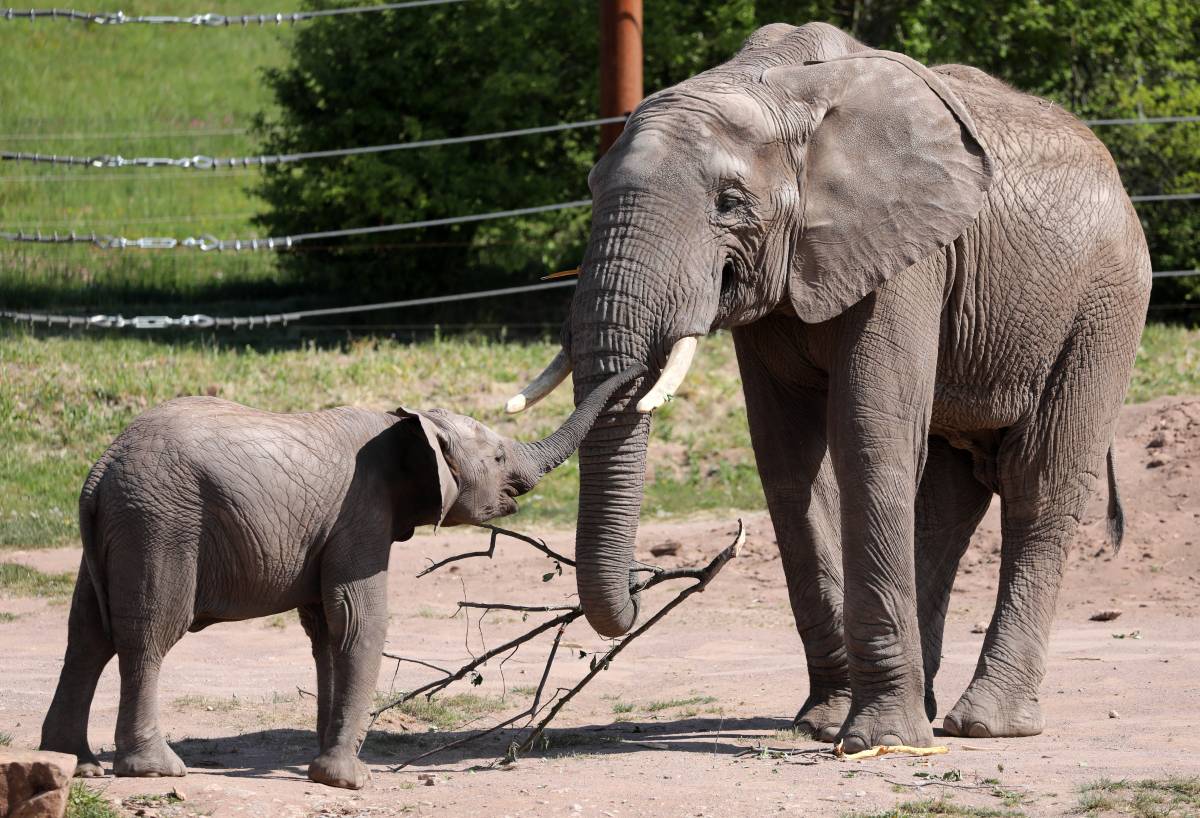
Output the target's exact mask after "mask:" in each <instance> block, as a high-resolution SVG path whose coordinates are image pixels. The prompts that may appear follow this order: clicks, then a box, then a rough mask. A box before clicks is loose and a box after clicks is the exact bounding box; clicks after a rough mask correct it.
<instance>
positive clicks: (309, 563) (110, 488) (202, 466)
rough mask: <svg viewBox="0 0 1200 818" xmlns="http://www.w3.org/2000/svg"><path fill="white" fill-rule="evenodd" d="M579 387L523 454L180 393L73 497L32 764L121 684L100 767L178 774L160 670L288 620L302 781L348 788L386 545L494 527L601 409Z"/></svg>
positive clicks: (439, 428)
mask: <svg viewBox="0 0 1200 818" xmlns="http://www.w3.org/2000/svg"><path fill="white" fill-rule="evenodd" d="M639 374H640V371H637V370H628V371H626V372H624V373H622V374H620V375H615V376H613V377H611V378H610V379H609V380H607V381H605V382H604V383H603V384H601V385H600V386H598V387H597V388H596V389H595V390H594V391H593V392H592V394H591V395H590V396H589V397H588V398H587V399H585V400H584V401H583V402H581V403H580V404H579V406H578V408H577V409H576V410H575V411H574V412H573V413H572V414H571V416H570V418H569V419H568V420H567V421H566V423H564V424H563V425H562V426H561V427H560V428H559V429H558V430H557V431H555V432H554V433H553V434H552V435H550V436H549V437H547V438H546V439H544V440H540V441H538V442H536V443H518V442H516V441H513V440H509V439H507V438H504V437H501V436H500V435H498V434H496V433H495V432H493V431H492V430H491V429H489V428H487V427H486V426H484V425H482V424H480V423H478V422H476V421H475V420H473V419H471V418H469V417H464V416H462V415H456V414H453V413H450V412H446V411H443V410H440V409H436V410H433V411H430V412H410V411H407V410H405V409H398V410H396V411H395V412H389V413H383V412H370V411H366V410H363V409H356V408H352V407H340V408H337V409H329V410H326V411H321V412H310V413H303V414H273V413H270V412H262V411H258V410H255V409H250V408H247V407H245V406H241V405H239V404H236V403H230V402H229V401H224V400H218V399H215V398H180V399H178V400H172V401H169V402H167V403H164V404H163V405H162V406H159V407H157V408H155V409H152V410H150V411H149V412H146V413H145V414H144V415H142V416H141V417H139V418H137V419H136V420H134V422H133V423H131V424H130V425H129V428H127V429H126V430H125V431H124V432H122V433H121V435H120V436H118V437H117V439H116V440H115V441H114V442H113V444H112V445H111V446H110V447H109V448H108V451H106V452H105V453H104V455H103V457H101V458H100V461H99V462H98V463H96V465H95V466H94V467H92V470H91V473H89V474H88V477H87V481H86V482H85V483H84V486H83V491H82V494H81V496H80V498H79V524H80V530H81V535H82V539H83V560H82V563H81V565H80V568H79V577H78V580H77V581H76V583H75V595H74V598H73V599H72V602H71V614H70V624H69V633H68V639H67V652H66V658H65V660H64V665H63V670H62V675H61V676H60V677H59V681H58V689H57V691H56V692H55V694H54V701H53V702H52V703H51V705H50V711H49V713H48V714H47V715H46V720H45V722H44V723H43V725H42V742H41V748H42V749H43V750H58V751H61V752H66V753H73V754H74V755H76V756H78V758H79V767H78V772H77V775H82V776H99V775H103V769H102V768H101V766H100V763H99V762H98V761H97V759H96V757H95V756H94V755H92V752H91V750H90V749H89V747H88V740H87V726H88V711H89V710H90V708H91V703H92V696H93V694H94V693H95V690H96V683H97V682H98V680H99V678H100V674H101V672H102V671H103V670H104V667H105V665H106V664H108V661H109V659H111V658H112V656H113V654H114V653H115V654H116V656H117V660H118V663H119V667H120V675H121V701H120V708H119V711H118V714H117V729H116V739H117V751H116V760H115V762H114V764H113V772H114V773H116V774H117V775H129V776H167V775H184V773H185V772H186V769H185V767H184V764H183V762H182V761H181V760H180V759H179V757H178V756H177V755H176V754H175V752H174V751H173V750H172V749H171V748H170V747H169V746H167V743H166V741H165V740H164V739H163V736H162V734H161V733H160V732H159V727H158V705H157V687H158V673H159V667H160V665H161V663H162V660H163V657H164V656H166V654H167V651H169V650H170V649H171V647H172V646H173V645H174V644H175V643H176V642H178V641H179V639H180V638H181V637H182V636H183V634H184V633H185V632H187V631H198V630H200V629H202V628H206V627H208V626H209V625H211V624H213V623H214V622H229V621H236V620H241V619H249V618H252V617H257V616H268V615H271V614H276V613H280V612H282V611H288V610H291V609H293V608H298V609H299V611H300V621H301V623H302V624H303V625H304V630H305V632H307V634H308V636H309V638H310V639H311V640H312V649H313V657H314V658H315V659H316V665H317V690H318V695H317V738H318V741H319V742H320V754H319V755H318V756H317V757H316V758H315V759H313V761H312V763H311V764H310V765H309V767H308V775H309V777H310V778H311V779H313V780H314V781H318V782H320V783H322V784H329V785H331V786H335V787H351V788H359V787H362V786H363V784H364V783H365V781H366V768H365V767H364V766H363V765H362V764H361V763H360V762H359V761H358V758H357V752H356V751H357V747H358V742H359V739H360V737H361V734H362V731H363V730H364V729H365V727H366V718H367V715H368V708H369V706H370V700H371V696H372V694H373V692H374V689H375V682H376V678H377V676H378V673H379V662H380V652H381V651H382V649H383V642H384V634H385V631H386V629H387V585H386V576H387V574H386V572H387V567H388V552H389V550H390V545H391V543H392V542H393V541H396V540H407V539H408V538H409V537H411V536H412V534H413V528H414V527H415V526H418V525H425V524H430V523H432V524H437V523H443V524H446V525H460V524H472V523H482V522H485V521H487V520H490V519H492V518H493V517H500V516H503V515H505V514H511V513H512V512H513V511H515V510H516V508H517V504H516V502H515V501H514V500H513V498H514V497H516V496H517V495H519V494H524V493H525V492H527V491H529V490H530V489H531V488H533V487H534V485H535V484H536V483H537V482H538V480H539V479H540V478H541V477H542V475H544V474H545V473H546V472H548V471H549V470H550V469H552V468H554V467H555V466H557V465H559V464H560V463H562V462H563V461H564V460H565V459H566V458H567V457H568V456H569V455H570V454H571V452H573V451H574V450H575V449H576V448H577V447H578V446H579V443H580V440H581V439H582V438H583V436H584V435H585V434H586V433H587V432H588V430H589V429H590V428H591V426H592V424H593V423H594V422H595V420H596V416H597V415H598V414H599V412H600V410H601V409H602V408H603V407H604V406H605V404H606V403H607V401H608V400H609V398H610V397H611V396H612V394H613V393H614V392H615V391H616V390H617V389H618V388H620V387H621V386H623V385H625V384H626V383H627V382H628V381H630V380H631V379H632V378H634V377H636V376H637V375H639Z"/></svg>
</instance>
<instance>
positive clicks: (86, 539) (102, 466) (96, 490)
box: [79, 452, 112, 640]
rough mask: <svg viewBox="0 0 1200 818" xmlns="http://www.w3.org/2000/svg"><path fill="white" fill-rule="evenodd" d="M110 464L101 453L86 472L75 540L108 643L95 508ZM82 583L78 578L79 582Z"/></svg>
mask: <svg viewBox="0 0 1200 818" xmlns="http://www.w3.org/2000/svg"><path fill="white" fill-rule="evenodd" d="M111 460H112V458H111V456H110V455H109V453H108V452H105V453H104V456H103V457H101V458H100V460H99V461H97V463H96V465H94V466H92V470H91V471H90V472H88V476H87V480H85V481H84V483H83V490H82V491H81V492H80V493H79V537H80V539H81V540H82V541H83V564H84V565H85V566H86V567H87V573H88V576H89V577H90V579H91V581H92V588H93V589H94V590H95V592H96V601H97V602H98V603H99V607H100V610H99V611H98V613H99V614H100V625H101V627H103V628H104V635H105V636H107V637H108V638H109V639H110V640H111V639H112V621H111V619H110V617H109V612H108V590H107V587H106V586H107V584H108V583H107V582H106V577H105V575H104V569H103V567H102V565H103V561H102V560H101V558H100V553H99V544H98V543H97V541H96V539H97V533H96V506H97V505H98V503H99V500H100V484H101V482H103V479H104V473H105V471H106V470H107V468H108V464H109V462H110V461H111ZM82 579H83V577H82V576H81V577H80V580H82Z"/></svg>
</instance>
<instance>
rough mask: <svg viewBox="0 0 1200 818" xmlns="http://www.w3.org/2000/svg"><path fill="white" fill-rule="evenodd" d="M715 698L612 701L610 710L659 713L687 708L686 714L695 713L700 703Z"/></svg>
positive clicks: (691, 697) (614, 711)
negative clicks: (639, 701) (641, 702)
mask: <svg viewBox="0 0 1200 818" xmlns="http://www.w3.org/2000/svg"><path fill="white" fill-rule="evenodd" d="M715 701H716V699H715V698H713V697H712V696H688V697H686V698H681V699H659V700H656V701H651V702H646V703H645V704H639V703H637V702H613V706H612V711H613V713H616V714H618V715H620V714H623V713H661V712H663V711H664V710H676V709H679V708H688V712H687V713H686V715H695V714H696V712H698V711H696V710H694V708H695V707H696V706H697V705H701V704H712V703H713V702H715Z"/></svg>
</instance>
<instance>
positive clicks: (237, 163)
mask: <svg viewBox="0 0 1200 818" xmlns="http://www.w3.org/2000/svg"><path fill="white" fill-rule="evenodd" d="M624 121H625V117H623V116H610V117H603V118H600V119H586V120H581V121H579V122H562V123H559V124H557V125H537V126H534V127H531V128H516V129H514V130H508V131H493V132H491V133H483V134H471V135H469V136H449V137H442V138H438V139H422V140H418V141H415V142H394V143H391V144H387V145H368V146H365V147H361V148H334V149H332V150H324V151H305V152H300V153H276V154H260V155H258V156H239V157H214V156H205V155H197V156H183V157H178V158H171V157H161V156H136V157H133V158H126V157H124V156H120V155H115V156H114V155H108V154H102V155H97V156H69V155H60V154H54V153H42V152H30V151H0V160H4V161H8V162H41V163H47V164H51V165H75V166H82V167H89V168H124V167H145V168H155V167H176V168H188V169H191V170H215V169H218V168H253V167H263V166H266V165H281V164H286V163H289V162H303V161H306V160H309V159H333V158H338V157H345V156H360V155H363V154H371V153H389V152H392V151H405V150H416V149H420V148H437V147H442V146H444V145H463V144H467V143H470V142H487V141H491V140H495V139H512V138H514V137H518V136H533V135H537V134H547V133H557V132H560V131H571V130H577V129H580V128H595V127H598V126H600V125H611V124H615V123H618V122H624Z"/></svg>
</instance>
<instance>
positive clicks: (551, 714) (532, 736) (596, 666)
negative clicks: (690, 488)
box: [359, 520, 746, 770]
mask: <svg viewBox="0 0 1200 818" xmlns="http://www.w3.org/2000/svg"><path fill="white" fill-rule="evenodd" d="M483 527H484V528H487V529H488V530H490V531H491V532H492V533H491V538H490V540H489V543H488V548H487V550H486V551H471V552H467V553H464V554H456V555H454V556H452V557H448V558H446V559H444V560H441V561H438V562H434V563H432V564H431V565H429V566H428V567H427V568H425V569H424V570H423V571H421V573H419V574H418V575H417V576H418V577H421V576H424V575H426V574H429V573H431V572H433V571H436V570H437V569H439V568H441V567H443V566H445V565H448V564H450V563H452V562H457V561H459V560H463V559H468V558H471V557H487V558H488V559H491V558H492V557H493V556H494V554H495V552H496V542H497V536H498V535H500V534H504V535H506V536H510V537H513V538H515V539H518V540H520V541H522V542H525V543H527V544H529V545H531V546H532V547H533V548H535V549H537V550H538V551H540V552H542V553H543V554H545V555H546V556H548V557H550V558H551V559H553V560H555V561H556V562H557V563H559V564H560V565H561V564H566V565H570V566H574V565H575V562H574V560H571V559H568V558H567V557H564V556H563V555H561V554H559V553H557V552H555V551H554V550H553V549H551V548H550V547H549V546H547V545H546V543H545V542H544V541H542V540H539V539H535V538H533V537H529V536H527V535H524V534H519V533H517V532H513V531H508V530H506V529H502V528H498V527H496V526H483ZM745 541H746V529H745V526H744V525H743V524H742V521H741V520H738V531H737V535H736V536H735V537H734V540H733V542H732V543H731V544H730V545H728V546H727V547H726V548H725V549H723V550H722V551H721V552H720V553H719V554H717V555H716V556H715V557H713V559H712V560H711V561H710V562H709V563H708V564H707V565H705V566H704V567H702V568H677V569H665V568H659V567H657V566H653V565H646V564H643V563H636V564H635V565H633V566H631V575H632V573H633V572H643V573H649V574H650V576H649V577H647V578H645V579H643V580H641V581H639V582H636V583H633V584H632V585H631V587H630V593H631V594H637V593H640V592H642V591H644V590H647V589H649V588H653V587H654V586H656V585H659V584H661V583H663V582H669V581H672V580H678V579H690V580H694V582H693V584H692V585H689V586H688V587H687V588H684V589H683V590H682V591H680V592H679V593H678V594H677V595H676V596H675V597H674V598H673V599H672V600H670V601H669V602H667V603H666V604H665V605H663V606H662V607H661V608H659V609H658V611H657V612H655V614H654V615H653V616H651V617H650V618H649V619H647V620H646V622H644V623H643V624H642V625H641V626H639V627H638V628H637V629H635V630H634V631H633V632H632V633H630V634H629V635H628V636H626V637H624V638H623V639H621V640H620V641H618V642H616V643H615V644H613V646H612V647H610V648H609V649H608V650H606V651H600V652H597V653H596V654H595V655H594V656H593V657H592V661H591V664H590V667H589V670H588V673H587V674H586V675H584V677H583V678H582V679H580V680H579V681H578V682H577V683H576V684H575V685H574V686H573V687H571V688H569V689H565V688H558V689H557V690H555V692H554V693H553V695H551V696H550V697H549V698H548V699H547V700H546V701H543V698H544V697H545V689H546V684H547V681H548V679H549V677H550V670H551V668H552V666H553V664H554V660H555V658H556V657H557V656H558V653H559V647H560V645H561V644H562V639H563V634H564V632H565V631H566V628H567V626H568V625H570V624H571V623H572V622H574V621H575V620H577V619H579V618H580V617H581V616H583V609H582V608H581V607H580V606H578V605H570V606H568V605H513V604H509V603H482V602H468V601H464V602H460V603H458V604H459V608H460V609H463V608H474V609H483V610H484V611H485V615H486V612H487V611H490V610H509V611H520V612H523V613H525V614H529V613H555V612H561V613H559V614H558V615H557V616H555V617H552V618H551V619H548V620H546V621H545V622H542V623H540V624H538V625H535V626H534V627H533V628H531V629H529V630H528V631H526V632H525V633H523V634H521V635H520V636H517V637H514V638H513V639H510V640H509V641H508V642H505V643H504V644H502V645H499V646H497V647H495V648H492V649H490V650H487V651H485V652H484V653H483V654H481V655H480V656H478V657H475V658H473V659H472V660H471V661H470V662H468V663H467V664H465V665H463V666H462V667H460V668H459V669H458V670H456V671H450V670H447V669H446V668H443V667H439V666H437V665H434V664H431V663H429V662H425V661H422V660H419V659H410V658H408V657H404V656H398V655H395V654H390V653H385V654H384V655H385V656H386V657H388V658H390V659H394V660H396V663H397V668H399V665H400V663H401V662H411V663H414V664H418V665H423V666H425V667H428V668H430V669H432V670H436V671H438V672H439V673H442V674H444V675H443V677H442V678H440V679H437V680H435V681H432V682H429V683H427V684H424V685H422V686H420V687H418V688H416V689H415V690H410V691H408V692H406V693H404V694H403V695H401V696H399V697H397V698H395V699H393V700H392V701H390V702H388V703H387V704H385V705H383V706H381V707H379V708H376V709H375V710H374V711H372V712H371V720H370V723H369V724H368V725H367V730H366V731H364V733H363V736H362V739H361V740H360V741H359V749H360V750H361V748H362V743H363V741H365V739H366V735H367V733H368V732H369V731H370V729H371V728H372V727H373V726H374V725H375V722H376V721H377V720H378V719H379V716H380V715H381V714H383V713H384V712H386V711H388V710H391V709H393V708H396V707H400V706H401V705H403V704H404V703H405V702H408V701H411V700H412V699H414V698H416V697H417V696H422V695H423V696H425V697H426V699H431V698H432V697H433V696H434V695H435V694H437V693H439V692H441V691H442V690H445V689H446V688H447V687H449V686H450V685H451V684H453V683H455V682H458V681H461V680H463V679H466V678H468V677H470V678H471V681H472V682H473V683H475V684H479V682H480V681H482V677H481V676H480V675H479V672H478V669H479V668H480V667H482V666H483V665H485V664H487V662H488V661H489V660H491V659H493V658H495V657H497V656H500V655H501V654H506V653H507V654H508V655H507V656H505V657H504V659H503V660H502V661H501V664H502V665H503V662H504V661H507V660H508V659H510V658H511V657H512V655H513V654H514V653H516V651H517V650H518V649H519V648H520V647H521V646H522V645H523V644H525V643H526V642H529V641H531V640H533V639H535V638H537V637H538V636H540V635H541V634H543V633H546V632H547V631H549V630H552V629H554V628H557V629H558V631H557V633H556V634H555V636H554V641H553V642H552V644H551V647H550V650H549V652H548V654H547V657H546V662H545V665H544V666H543V669H542V675H541V679H540V681H539V683H538V686H537V690H536V691H535V693H534V696H533V701H532V702H531V703H530V705H529V706H528V707H527V708H525V709H524V710H522V711H521V712H520V713H517V714H516V715H514V716H511V717H509V718H506V719H504V720H503V721H501V722H500V723H498V724H496V725H494V726H492V727H489V728H487V729H485V730H481V731H478V732H475V733H472V734H471V735H469V736H463V737H461V738H459V739H456V740H454V741H451V742H449V743H447V744H443V745H440V746H438V747H435V748H433V749H432V750H428V751H425V752H423V753H420V754H418V755H416V756H413V757H412V758H409V759H406V760H405V761H403V762H401V763H400V764H399V765H397V766H395V767H393V770H399V769H402V768H404V767H407V766H409V765H411V764H413V763H415V762H417V761H420V760H422V759H425V758H428V757H430V756H432V755H436V754H438V753H441V752H444V751H446V750H451V749H454V748H456V747H461V746H462V745H464V744H467V743H469V742H472V741H475V740H477V739H481V738H483V737H485V736H488V735H491V734H493V733H496V732H498V731H500V730H503V729H505V728H509V727H512V726H513V725H514V724H516V723H518V722H520V721H521V720H522V719H527V721H526V723H525V725H524V726H523V727H522V729H527V728H528V729H529V732H528V734H527V735H526V736H525V737H524V738H520V739H518V740H514V741H512V742H510V744H509V747H508V751H507V752H506V754H505V756H504V758H503V759H500V761H501V762H502V763H511V762H513V761H515V760H516V759H517V757H518V755H519V754H521V753H525V752H528V751H529V750H531V749H532V748H533V747H534V746H536V744H537V742H538V741H539V740H540V739H541V738H542V737H543V735H544V734H545V731H546V728H547V726H548V725H549V724H550V723H551V722H552V721H553V720H554V719H555V717H557V716H558V714H559V713H560V712H561V711H562V709H563V708H564V707H566V705H567V703H568V702H570V701H571V700H572V699H573V698H574V697H575V696H576V695H577V694H578V693H579V692H580V691H581V690H582V689H583V688H584V687H585V686H586V685H587V684H588V683H589V682H591V680H592V679H594V678H595V677H596V676H597V675H598V674H599V673H600V672H601V671H603V670H605V669H607V668H608V666H609V664H611V662H612V661H613V660H614V659H615V658H616V657H617V656H618V655H619V654H620V653H621V651H623V650H624V649H625V647H626V646H627V645H628V644H629V643H630V642H632V641H633V640H635V639H637V638H638V637H639V636H641V635H642V634H644V633H645V632H646V631H647V630H649V629H650V628H651V627H653V626H654V625H656V624H657V623H658V622H660V621H662V619H663V618H664V617H666V616H667V615H668V614H669V613H670V612H671V611H672V610H674V609H675V608H676V607H678V606H679V605H680V604H681V603H682V602H683V601H684V600H685V599H687V598H688V597H689V596H691V595H692V594H695V593H699V592H701V591H703V590H704V589H705V588H707V587H708V585H709V583H710V582H712V580H713V578H714V577H715V576H716V575H717V574H718V573H720V571H721V569H722V568H724V567H725V565H726V563H728V562H729V561H730V560H731V559H733V558H734V557H736V556H737V555H738V553H739V552H740V550H741V547H742V545H743V544H744V543H745ZM559 572H560V573H561V569H559ZM583 655H586V654H583ZM560 694H561V695H560ZM547 709H548V711H547ZM543 711H547V712H546V715H545V716H542V717H541V720H540V721H538V723H537V724H536V725H535V726H533V727H532V728H530V724H531V723H532V722H533V720H534V719H537V718H538V717H539V716H541V714H542V712H543Z"/></svg>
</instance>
